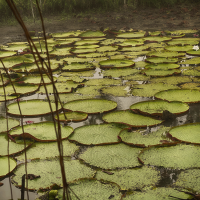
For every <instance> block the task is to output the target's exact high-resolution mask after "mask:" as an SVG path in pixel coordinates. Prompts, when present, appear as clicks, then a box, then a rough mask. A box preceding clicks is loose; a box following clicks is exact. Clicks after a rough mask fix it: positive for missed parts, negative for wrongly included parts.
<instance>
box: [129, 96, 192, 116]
mask: <svg viewBox="0 0 200 200" xmlns="http://www.w3.org/2000/svg"><path fill="white" fill-rule="evenodd" d="M130 109H131V110H133V111H134V110H135V111H139V112H140V113H142V114H150V115H161V116H162V114H163V111H165V110H168V111H169V112H171V113H173V114H182V113H185V112H187V111H188V110H189V106H188V104H186V103H183V102H179V101H172V102H168V101H162V100H154V101H142V102H139V103H135V104H133V105H131V106H130Z"/></svg>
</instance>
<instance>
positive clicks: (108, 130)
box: [68, 124, 125, 145]
mask: <svg viewBox="0 0 200 200" xmlns="http://www.w3.org/2000/svg"><path fill="white" fill-rule="evenodd" d="M124 127H125V126H123V125H119V124H99V125H97V124H95V125H88V126H81V127H78V128H76V129H75V130H74V133H73V134H72V135H71V136H70V137H69V138H68V139H69V140H70V141H75V142H78V143H81V144H84V145H102V144H112V143H119V140H118V138H117V135H118V134H119V132H120V131H121V130H122V128H124Z"/></svg>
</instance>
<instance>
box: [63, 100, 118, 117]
mask: <svg viewBox="0 0 200 200" xmlns="http://www.w3.org/2000/svg"><path fill="white" fill-rule="evenodd" d="M116 107H117V103H116V102H114V101H110V100H105V99H85V100H75V101H70V102H68V103H66V104H64V106H63V108H64V109H66V110H71V111H80V112H84V113H88V114H94V113H103V112H107V111H110V110H114V109H115V108H116Z"/></svg>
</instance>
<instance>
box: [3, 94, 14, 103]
mask: <svg viewBox="0 0 200 200" xmlns="http://www.w3.org/2000/svg"><path fill="white" fill-rule="evenodd" d="M17 98H18V96H6V101H10V100H14V99H17ZM4 101H5V96H3V95H2V96H1V95H0V102H4Z"/></svg>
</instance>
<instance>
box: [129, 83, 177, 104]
mask: <svg viewBox="0 0 200 200" xmlns="http://www.w3.org/2000/svg"><path fill="white" fill-rule="evenodd" d="M177 88H179V87H178V86H175V85H168V84H163V83H150V84H142V85H134V86H133V89H132V92H131V93H132V95H134V96H142V97H152V96H154V95H155V94H156V93H157V92H159V91H163V90H169V89H177ZM173 101H178V100H173Z"/></svg>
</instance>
